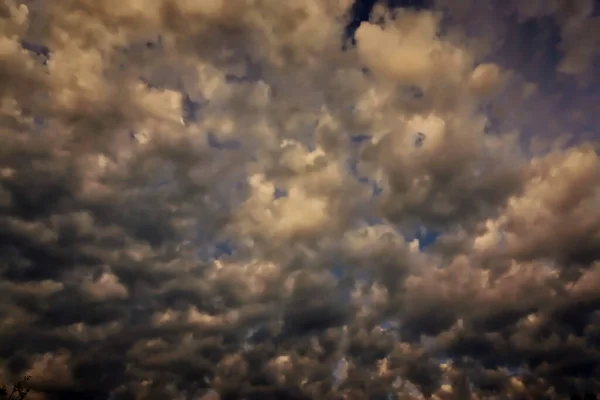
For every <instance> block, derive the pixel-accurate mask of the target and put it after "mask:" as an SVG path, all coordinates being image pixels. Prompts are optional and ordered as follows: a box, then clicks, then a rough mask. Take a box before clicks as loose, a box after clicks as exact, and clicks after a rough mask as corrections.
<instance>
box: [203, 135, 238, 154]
mask: <svg viewBox="0 0 600 400" xmlns="http://www.w3.org/2000/svg"><path fill="white" fill-rule="evenodd" d="M208 145H209V146H210V147H212V148H213V149H217V150H237V149H240V148H241V147H242V143H241V142H240V141H239V140H235V139H225V140H220V139H219V138H218V137H217V135H215V134H214V133H213V132H209V133H208Z"/></svg>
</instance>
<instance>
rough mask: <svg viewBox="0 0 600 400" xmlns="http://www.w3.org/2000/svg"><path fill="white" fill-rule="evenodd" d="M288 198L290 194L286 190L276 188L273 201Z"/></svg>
mask: <svg viewBox="0 0 600 400" xmlns="http://www.w3.org/2000/svg"><path fill="white" fill-rule="evenodd" d="M287 196H288V192H287V190H285V189H281V188H278V187H276V188H275V190H273V199H275V200H277V199H281V198H283V197H287Z"/></svg>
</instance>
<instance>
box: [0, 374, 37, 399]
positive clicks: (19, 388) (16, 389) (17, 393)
mask: <svg viewBox="0 0 600 400" xmlns="http://www.w3.org/2000/svg"><path fill="white" fill-rule="evenodd" d="M30 378H31V377H30V376H29V375H26V376H24V377H23V379H21V380H20V381H17V382H16V383H15V384H14V385H13V388H12V390H11V391H10V392H9V390H8V388H7V387H6V385H2V386H0V400H23V399H24V398H25V397H27V394H28V393H29V389H27V388H25V382H27V381H28V380H29V379H30Z"/></svg>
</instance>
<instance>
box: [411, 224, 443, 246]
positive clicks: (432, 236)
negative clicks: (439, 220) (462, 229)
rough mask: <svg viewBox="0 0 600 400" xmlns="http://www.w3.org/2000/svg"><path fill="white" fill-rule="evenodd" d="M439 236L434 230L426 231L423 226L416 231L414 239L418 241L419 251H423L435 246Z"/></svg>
mask: <svg viewBox="0 0 600 400" xmlns="http://www.w3.org/2000/svg"><path fill="white" fill-rule="evenodd" d="M440 235H441V233H440V232H439V231H438V230H436V229H428V228H427V227H425V226H421V227H419V229H418V230H417V232H416V234H415V236H414V239H417V240H418V241H419V250H421V251H423V250H425V249H426V248H427V247H429V246H431V245H432V244H435V242H436V241H437V240H438V238H439V237H440Z"/></svg>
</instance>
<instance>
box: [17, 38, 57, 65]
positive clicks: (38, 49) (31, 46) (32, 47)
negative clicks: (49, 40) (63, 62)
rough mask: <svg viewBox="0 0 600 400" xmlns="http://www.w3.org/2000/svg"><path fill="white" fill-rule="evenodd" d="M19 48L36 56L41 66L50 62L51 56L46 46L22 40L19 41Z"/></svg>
mask: <svg viewBox="0 0 600 400" xmlns="http://www.w3.org/2000/svg"><path fill="white" fill-rule="evenodd" d="M21 47H22V48H23V49H25V50H27V51H29V52H31V53H33V54H35V55H36V56H38V57H39V58H40V61H41V62H42V64H43V65H47V64H48V60H50V56H51V52H50V48H48V46H44V45H41V44H38V43H32V42H28V41H25V40H23V41H21Z"/></svg>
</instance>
